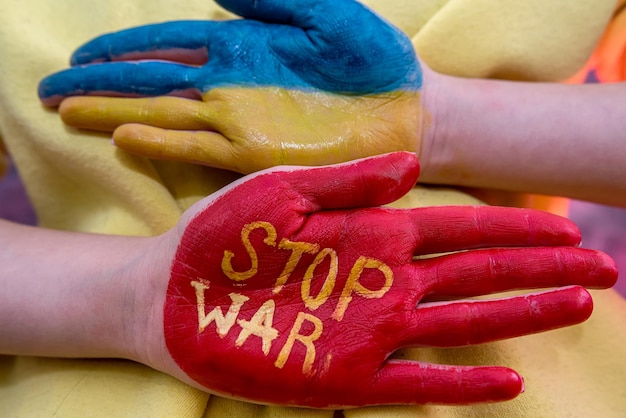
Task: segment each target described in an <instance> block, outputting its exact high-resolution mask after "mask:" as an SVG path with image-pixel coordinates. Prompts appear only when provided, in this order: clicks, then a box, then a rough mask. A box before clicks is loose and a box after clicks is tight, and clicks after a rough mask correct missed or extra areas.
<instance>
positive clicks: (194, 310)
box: [164, 153, 615, 407]
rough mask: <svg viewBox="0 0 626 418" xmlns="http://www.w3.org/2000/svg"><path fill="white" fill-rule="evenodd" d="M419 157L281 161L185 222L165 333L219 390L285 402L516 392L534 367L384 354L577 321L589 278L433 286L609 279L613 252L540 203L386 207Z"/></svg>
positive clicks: (462, 399) (174, 351) (189, 368)
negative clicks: (585, 243)
mask: <svg viewBox="0 0 626 418" xmlns="http://www.w3.org/2000/svg"><path fill="white" fill-rule="evenodd" d="M418 172H419V165H418V162H417V160H416V159H415V157H414V156H413V155H412V154H409V153H394V154H387V155H384V156H379V157H374V158H370V159H365V160H359V161H356V162H351V163H346V164H341V165H337V166H329V167H317V168H299V169H295V168H293V169H289V168H287V169H285V168H283V169H277V170H270V171H267V172H261V173H258V174H256V175H254V176H251V177H249V178H246V179H244V180H242V181H241V182H239V183H237V184H236V185H234V187H232V188H230V189H228V190H227V191H225V192H224V193H222V194H221V195H220V196H219V197H217V198H215V200H213V201H212V203H210V204H209V205H208V206H206V207H205V208H204V209H202V210H201V211H199V212H198V213H197V215H196V216H195V218H193V219H192V220H191V221H190V222H189V224H188V226H187V228H186V229H185V232H184V233H183V236H182V239H181V243H180V246H179V248H178V250H177V253H176V256H175V259H174V262H173V264H172V275H171V280H170V283H169V288H168V295H167V299H166V304H165V312H164V322H165V324H164V326H165V338H166V343H167V347H168V349H169V351H170V354H171V355H172V357H173V359H174V360H175V361H176V363H177V364H178V365H179V367H180V368H181V369H182V370H183V371H184V372H185V373H186V374H187V375H188V376H189V377H190V378H192V379H193V380H194V381H196V382H198V383H199V384H200V385H202V386H203V387H205V388H207V390H209V391H212V392H215V393H220V394H223V395H226V396H231V397H236V398H243V399H248V400H252V401H256V402H261V403H271V404H283V405H303V406H310V407H333V406H334V407H349V406H361V405H371V404H393V403H425V402H439V403H472V402H483V401H494V400H504V399H510V398H513V397H515V396H516V395H517V394H519V393H520V392H521V390H522V380H521V378H520V377H519V375H518V374H517V373H515V372H514V371H512V370H510V369H506V368H501V367H476V368H474V367H456V366H441V365H429V364H425V363H419V362H407V361H397V360H387V359H388V357H389V356H390V354H391V353H393V352H394V351H396V350H398V349H399V348H401V347H405V346H409V345H410V346H416V345H417V346H461V345H467V344H474V343H481V342H486V341H491V340H496V339H500V338H508V337H513V336H517V335H524V334H528V333H532V332H538V331H542V330H547V329H552V328H555V327H560V326H566V325H570V324H574V323H578V322H580V321H582V320H584V319H586V318H587V317H588V316H589V314H590V312H591V299H590V297H589V295H588V293H587V292H586V291H585V290H584V289H583V288H582V287H565V288H562V289H557V290H554V291H550V292H547V293H539V294H534V295H524V296H519V297H515V298H509V299H503V300H494V301H488V302H484V301H483V302H478V301H446V302H441V301H440V302H429V303H423V302H424V300H427V299H428V300H430V301H432V300H436V299H439V298H442V297H448V296H454V297H469V296H475V295H483V294H489V293H493V292H497V291H502V290H509V289H525V288H541V287H550V286H567V285H570V284H582V285H588V286H594V287H606V286H610V285H611V284H612V282H614V280H615V268H614V265H613V264H612V263H611V261H610V259H608V257H606V256H605V255H603V254H601V253H597V252H592V251H587V250H581V249H577V248H573V247H571V246H573V245H576V244H577V243H578V242H579V241H580V235H579V232H578V230H577V228H576V227H575V226H574V225H573V224H572V223H571V222H569V221H568V220H566V219H562V218H558V217H555V216H553V215H550V214H546V213H542V212H537V211H529V210H516V209H505V208H475V207H441V208H421V209H412V210H393V209H386V208H380V207H376V206H378V205H382V204H385V203H388V202H391V201H393V200H395V199H397V198H399V197H400V196H402V195H403V194H404V193H406V192H407V191H408V190H409V189H410V188H411V187H412V186H413V184H414V183H415V181H416V180H417V176H418ZM545 246H560V247H559V248H549V249H548V248H545ZM491 247H500V248H491ZM501 247H529V248H509V249H503V248H501ZM533 247H542V248H533ZM474 248H475V249H476V250H471V251H464V252H460V253H456V254H452V255H447V256H442V257H438V258H434V259H432V258H431V259H423V260H414V259H413V258H414V256H418V255H425V254H431V253H438V252H449V251H457V250H466V249H474Z"/></svg>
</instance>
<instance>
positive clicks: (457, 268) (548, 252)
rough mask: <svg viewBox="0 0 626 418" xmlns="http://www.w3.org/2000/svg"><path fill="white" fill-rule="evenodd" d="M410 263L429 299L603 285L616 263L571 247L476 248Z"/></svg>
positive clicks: (614, 275) (612, 277)
mask: <svg viewBox="0 0 626 418" xmlns="http://www.w3.org/2000/svg"><path fill="white" fill-rule="evenodd" d="M529 260H532V261H529ZM414 266H415V268H416V272H415V273H414V274H415V276H419V277H426V278H427V279H426V280H427V282H428V283H430V285H429V288H430V291H429V294H428V296H427V297H429V298H431V299H441V298H449V297H470V296H480V295H488V294H492V293H496V292H504V291H509V290H518V289H538V288H548V287H561V286H569V285H580V286H585V287H588V288H608V287H611V286H613V285H614V284H615V282H616V280H617V266H616V265H615V262H614V261H613V259H612V258H611V257H609V256H608V255H607V254H605V253H603V252H600V251H595V250H587V249H582V248H572V247H557V248H555V247H542V248H515V249H492V250H479V251H471V252H463V253H456V254H451V255H447V256H442V257H438V258H431V259H426V260H419V261H416V262H415V264H414ZM422 281H423V279H422Z"/></svg>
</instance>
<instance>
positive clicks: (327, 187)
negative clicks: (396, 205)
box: [279, 152, 419, 210]
mask: <svg viewBox="0 0 626 418" xmlns="http://www.w3.org/2000/svg"><path fill="white" fill-rule="evenodd" d="M279 171H280V172H281V173H280V174H279V175H280V176H281V177H282V179H283V180H284V181H285V182H287V183H289V184H290V185H292V187H293V188H294V189H295V190H296V191H298V192H299V193H300V194H302V195H303V196H305V197H306V198H308V199H309V200H310V201H312V202H314V203H315V206H316V210H320V209H340V208H353V207H370V206H379V205H384V204H387V203H390V202H393V201H394V200H397V199H399V198H400V197H402V196H403V195H405V194H406V193H408V191H409V190H410V189H411V188H412V187H413V186H414V185H415V183H416V182H417V177H418V175H419V162H418V160H417V157H416V156H415V155H414V154H413V153H410V152H393V153H389V154H383V155H378V156H375V157H370V158H363V159H359V160H354V161H351V162H347V163H343V164H336V165H330V166H324V167H315V168H302V167H299V168H280V169H279Z"/></svg>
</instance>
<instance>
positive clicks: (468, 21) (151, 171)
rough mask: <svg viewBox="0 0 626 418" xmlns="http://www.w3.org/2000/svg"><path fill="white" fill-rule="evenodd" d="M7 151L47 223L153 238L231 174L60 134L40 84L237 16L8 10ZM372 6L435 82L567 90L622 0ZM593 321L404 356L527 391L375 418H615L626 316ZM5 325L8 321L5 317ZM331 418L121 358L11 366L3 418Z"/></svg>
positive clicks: (157, 9)
mask: <svg viewBox="0 0 626 418" xmlns="http://www.w3.org/2000/svg"><path fill="white" fill-rule="evenodd" d="M0 2H1V5H2V6H3V7H2V13H1V14H0V139H1V140H3V141H4V143H5V144H6V146H7V148H8V150H9V151H10V153H11V155H12V157H13V158H14V160H15V163H16V165H17V167H18V170H19V172H20V175H21V176H22V178H23V180H24V182H25V185H26V187H27V191H28V193H29V195H30V197H31V200H32V202H33V205H34V207H35V209H36V211H37V214H38V217H39V220H40V223H41V225H42V226H45V227H49V228H57V229H66V230H74V231H87V232H100V233H113V234H128V235H154V234H158V233H161V232H163V231H165V230H167V229H168V228H170V227H172V226H173V225H174V224H175V223H176V221H177V220H178V218H179V217H180V215H181V213H182V212H183V211H184V210H185V209H186V208H187V207H189V206H190V205H191V204H192V203H193V202H195V201H196V200H198V199H200V198H202V197H204V196H206V195H208V194H210V193H211V192H213V191H215V190H216V189H218V188H219V187H221V186H222V185H224V184H226V183H227V182H229V181H232V179H233V178H234V176H233V175H232V174H231V173H226V172H220V171H217V170H212V169H209V168H205V167H200V166H194V165H187V164H179V163H172V162H163V161H150V160H147V159H144V158H141V157H137V156H133V155H129V154H126V153H124V152H122V151H119V150H116V149H115V147H113V146H111V145H110V143H109V141H108V137H107V136H106V135H100V134H93V133H87V132H81V131H77V130H73V129H70V128H68V127H66V126H64V125H63V123H62V122H61V120H60V119H59V117H58V115H57V114H56V112H54V111H53V110H49V109H45V108H44V107H42V106H41V105H40V103H39V101H38V100H37V96H36V89H37V84H38V82H39V80H41V78H42V77H44V76H46V75H48V74H50V73H52V72H55V71H58V70H60V69H62V68H65V67H66V66H67V62H68V58H69V55H70V53H71V52H72V51H73V50H74V49H75V48H76V47H77V46H78V45H79V44H81V43H83V42H84V41H86V40H88V39H90V38H92V37H95V36H97V35H100V34H102V33H105V32H111V31H115V30H119V29H123V28H127V27H130V26H137V25H142V24H147V23H154V22H159V21H165V20H178V19H189V18H192V19H225V18H229V17H232V16H230V15H229V14H228V13H226V12H224V11H223V10H222V9H220V8H219V7H218V6H216V5H215V4H214V3H212V2H210V1H207V0H179V1H175V2H174V1H165V0H150V1H147V0H146V1H135V2H132V1H123V0H107V1H97V2H96V1H84V0H59V1H54V2H53V1H46V0H27V1H23V0H1V1H0ZM364 3H366V4H368V5H370V6H371V7H373V8H374V9H375V10H376V11H378V12H379V13H380V14H381V15H382V16H384V17H385V18H387V19H388V20H390V21H391V22H392V23H394V24H396V25H397V26H399V27H400V28H401V29H402V30H404V31H405V32H406V33H407V34H408V35H409V36H411V37H412V39H413V41H414V45H415V46H416V48H417V50H418V52H419V54H420V56H421V57H422V58H423V59H424V60H425V62H426V63H427V64H428V65H430V66H431V67H432V68H434V69H435V70H437V71H441V72H445V73H449V74H455V75H460V76H474V77H500V78H513V79H527V80H561V79H564V78H566V77H568V76H569V75H571V74H573V73H574V72H575V71H576V70H577V69H578V68H579V67H580V66H582V64H583V63H584V62H585V60H586V58H587V57H588V55H589V54H590V52H591V51H592V49H593V46H594V45H595V43H596V42H597V41H598V39H599V37H600V35H601V34H602V30H603V28H604V27H605V26H606V23H607V21H608V19H609V18H610V16H611V12H612V10H613V7H614V2H613V1H598V0H581V1H578V2H571V1H565V0H558V1H548V2H546V1H539V0H532V1H531V0H529V1H526V2H518V1H513V0H471V1H470V0H450V1H445V0H440V1H436V0H421V1H408V0H404V1H388V0H370V1H365V2H364ZM475 202H476V201H474V200H472V199H471V198H469V197H467V196H465V195H462V194H460V193H458V192H455V191H452V190H441V189H437V190H425V189H416V190H415V191H414V192H413V193H412V194H411V195H409V196H408V197H407V198H406V199H404V201H403V203H402V204H404V205H412V206H415V205H425V204H444V203H475ZM595 300H596V313H595V314H594V316H593V317H592V319H591V320H589V321H588V322H587V323H585V324H584V325H581V326H577V327H572V328H568V329H565V330H559V331H554V332H550V333H545V334H540V335H536V336H529V337H524V338H519V339H515V340H511V341H504V342H499V343H494V344H486V345H482V346H479V347H471V348H463V349H453V350H409V351H408V352H407V356H408V357H413V358H419V359H422V360H425V361H435V362H444V363H458V364H498V365H505V366H509V367H513V368H516V369H517V370H518V371H520V372H521V373H522V374H523V375H524V376H525V378H526V386H527V391H526V393H525V394H523V395H522V396H520V397H519V398H518V399H516V400H514V401H511V402H506V403H501V404H493V405H481V406H473V407H439V406H426V407H388V408H366V409H359V410H353V411H346V412H345V415H346V416H347V417H378V416H394V417H395V416H480V417H482V416H499V417H500V416H502V417H505V416H506V417H513V416H520V417H521V416H524V417H526V416H546V417H553V416H602V417H610V416H616V415H618V414H620V413H623V411H625V410H626V392H625V390H626V389H624V387H625V385H624V384H623V381H624V376H626V362H623V358H625V355H626V328H625V327H624V324H623V320H622V318H625V317H626V307H625V304H624V302H623V300H622V299H621V298H620V297H619V296H617V295H616V294H615V293H613V292H610V291H609V292H601V293H597V294H596V295H595ZM5 320H6V319H5ZM203 414H204V415H206V416H211V417H225V416H284V417H291V416H298V417H301V416H311V417H332V416H333V413H332V412H330V411H311V410H301V409H297V408H277V407H263V406H257V405H252V404H247V403H242V402H235V401H230V400H225V399H222V398H219V397H215V396H209V395H207V394H205V393H202V392H200V391H198V390H196V389H192V388H190V387H188V386H187V385H185V384H183V383H180V382H178V381H177V380H175V379H173V378H170V377H168V376H166V375H164V374H162V373H160V372H157V371H154V370H151V369H149V368H147V367H145V366H142V365H138V364H135V363H132V362H128V361H121V360H119V361H118V360H116V361H114V360H64V359H42V358H26V357H9V356H3V357H0V416H8V417H14V416H29V417H30V416H45V417H47V416H60V417H71V416H81V417H82V416H107V417H123V416H128V417H143V416H151V417H152V416H164V417H187V416H188V417H200V416H203Z"/></svg>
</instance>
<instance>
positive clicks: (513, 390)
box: [493, 368, 524, 401]
mask: <svg viewBox="0 0 626 418" xmlns="http://www.w3.org/2000/svg"><path fill="white" fill-rule="evenodd" d="M522 392H524V379H523V378H522V376H520V375H519V373H517V372H516V371H515V370H513V369H508V368H504V370H503V371H502V374H501V383H500V385H498V386H496V388H495V391H494V393H493V395H494V397H493V400H502V401H506V400H510V399H514V398H515V397H517V396H518V395H519V394H520V393H522Z"/></svg>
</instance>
